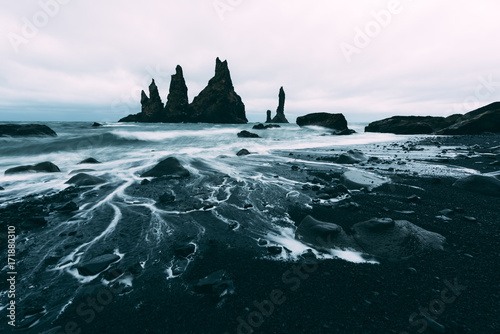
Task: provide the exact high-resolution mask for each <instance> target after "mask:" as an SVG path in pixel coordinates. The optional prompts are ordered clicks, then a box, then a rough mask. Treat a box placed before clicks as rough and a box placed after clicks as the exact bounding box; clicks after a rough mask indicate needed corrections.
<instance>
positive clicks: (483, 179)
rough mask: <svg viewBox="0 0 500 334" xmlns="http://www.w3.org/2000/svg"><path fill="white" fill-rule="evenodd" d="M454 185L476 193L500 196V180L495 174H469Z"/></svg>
mask: <svg viewBox="0 0 500 334" xmlns="http://www.w3.org/2000/svg"><path fill="white" fill-rule="evenodd" d="M453 186H454V187H456V188H460V189H465V190H467V191H471V192H475V193H480V194H484V195H490V196H496V197H500V181H499V180H498V179H497V178H495V177H494V176H488V175H469V176H466V177H464V178H461V179H459V180H457V181H456V182H455V183H453Z"/></svg>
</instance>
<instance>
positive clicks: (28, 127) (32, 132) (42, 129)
mask: <svg viewBox="0 0 500 334" xmlns="http://www.w3.org/2000/svg"><path fill="white" fill-rule="evenodd" d="M37 136H40V137H41V136H50V137H56V136H57V134H56V133H55V132H54V130H52V129H51V128H49V127H48V126H46V125H42V124H0V137H37Z"/></svg>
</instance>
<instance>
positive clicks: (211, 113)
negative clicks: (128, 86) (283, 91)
mask: <svg viewBox="0 0 500 334" xmlns="http://www.w3.org/2000/svg"><path fill="white" fill-rule="evenodd" d="M141 106H142V110H141V112H140V113H138V114H135V115H129V116H127V117H124V118H122V119H120V120H119V122H144V123H160V122H163V123H221V124H241V123H248V120H247V118H246V114H245V105H244V104H243V102H242V100H241V97H240V96H239V95H238V94H237V93H236V92H235V90H234V86H233V82H232V80H231V74H230V72H229V68H228V65H227V61H221V60H220V59H219V58H217V59H216V62H215V75H214V77H213V78H212V79H210V81H209V82H208V85H207V87H205V88H204V89H203V90H202V91H201V92H200V94H198V96H196V97H195V98H194V99H193V102H192V103H191V104H189V100H188V88H187V86H186V82H185V80H184V75H183V71H182V67H181V66H179V65H177V67H176V69H175V74H174V75H172V78H171V81H170V89H169V93H168V96H167V102H166V104H165V105H164V104H163V102H162V100H161V97H160V93H159V92H158V87H157V86H156V83H155V81H154V79H153V80H152V82H151V84H150V85H149V97H148V96H147V95H146V93H145V92H144V91H142V92H141Z"/></svg>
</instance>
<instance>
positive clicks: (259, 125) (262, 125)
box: [252, 123, 267, 130]
mask: <svg viewBox="0 0 500 334" xmlns="http://www.w3.org/2000/svg"><path fill="white" fill-rule="evenodd" d="M252 129H254V130H265V129H267V128H266V126H265V125H264V124H262V123H259V124H256V125H254V126H252Z"/></svg>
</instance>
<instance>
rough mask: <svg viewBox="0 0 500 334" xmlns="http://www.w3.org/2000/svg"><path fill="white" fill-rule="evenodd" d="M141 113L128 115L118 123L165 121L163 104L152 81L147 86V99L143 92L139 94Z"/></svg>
mask: <svg viewBox="0 0 500 334" xmlns="http://www.w3.org/2000/svg"><path fill="white" fill-rule="evenodd" d="M141 106H142V111H141V112H140V113H138V114H135V115H128V116H127V117H124V118H122V119H120V120H119V122H141V123H156V122H162V121H164V119H165V112H164V107H163V102H162V101H161V97H160V93H159V92H158V87H157V86H156V83H155V80H154V79H153V80H152V82H151V84H150V85H149V97H148V96H147V95H146V93H145V92H144V91H142V92H141Z"/></svg>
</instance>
